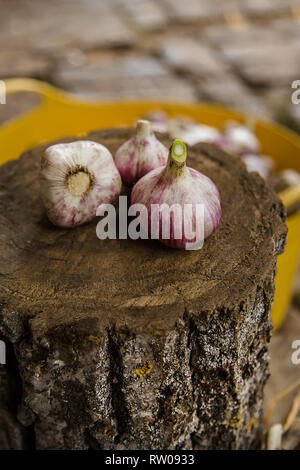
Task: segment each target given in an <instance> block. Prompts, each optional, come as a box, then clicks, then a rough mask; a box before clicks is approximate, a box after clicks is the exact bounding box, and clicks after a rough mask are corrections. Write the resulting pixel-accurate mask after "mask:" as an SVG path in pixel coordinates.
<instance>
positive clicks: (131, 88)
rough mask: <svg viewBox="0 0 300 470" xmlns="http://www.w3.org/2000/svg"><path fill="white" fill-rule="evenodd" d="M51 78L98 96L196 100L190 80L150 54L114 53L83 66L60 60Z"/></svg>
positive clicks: (62, 84)
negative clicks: (117, 54) (60, 62)
mask: <svg viewBox="0 0 300 470" xmlns="http://www.w3.org/2000/svg"><path fill="white" fill-rule="evenodd" d="M52 78H53V81H54V82H55V83H56V84H57V85H59V86H61V87H63V88H66V89H68V90H70V91H72V92H75V93H79V94H81V95H85V96H90V97H93V98H94V97H96V98H98V99H129V98H130V99H142V98H147V99H150V98H152V99H165V100H167V99H176V100H177V99H178V100H180V101H185V100H186V101H193V100H195V99H196V97H197V94H196V91H195V90H194V88H193V87H192V86H191V85H190V84H189V83H187V82H186V81H184V80H183V79H182V78H179V77H176V76H173V75H172V74H171V73H170V72H169V71H168V69H167V68H166V67H165V66H164V65H162V64H161V63H160V62H159V61H158V60H157V59H154V58H152V57H147V56H139V55H131V56H113V57H107V58H106V59H103V60H102V61H101V62H96V63H95V62H94V63H88V64H86V65H83V66H81V67H71V66H69V65H68V64H60V65H59V66H58V67H57V68H56V70H55V71H54V73H53V76H52Z"/></svg>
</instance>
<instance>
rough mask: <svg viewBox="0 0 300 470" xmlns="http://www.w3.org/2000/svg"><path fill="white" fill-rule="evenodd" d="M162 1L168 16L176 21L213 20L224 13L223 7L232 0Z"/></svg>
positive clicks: (231, 2)
mask: <svg viewBox="0 0 300 470" xmlns="http://www.w3.org/2000/svg"><path fill="white" fill-rule="evenodd" d="M163 2H164V4H165V5H166V8H167V10H168V12H169V15H170V17H171V18H172V19H174V20H176V21H195V20H209V21H213V20H216V19H217V18H218V17H220V16H222V15H223V14H224V11H225V10H224V8H225V9H226V10H227V9H228V8H229V7H230V5H232V4H233V1H232V0H228V1H226V2H220V1H219V0H214V1H209V2H208V1H207V0H188V1H186V2H180V1H178V0H163ZM222 3H223V5H222Z"/></svg>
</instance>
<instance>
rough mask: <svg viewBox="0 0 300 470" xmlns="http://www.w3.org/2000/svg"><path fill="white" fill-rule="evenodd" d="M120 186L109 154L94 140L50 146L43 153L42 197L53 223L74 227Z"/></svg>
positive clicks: (109, 197)
mask: <svg viewBox="0 0 300 470" xmlns="http://www.w3.org/2000/svg"><path fill="white" fill-rule="evenodd" d="M121 187H122V181H121V177H120V174H119V172H118V170H117V168H116V166H115V164H114V161H113V158H112V155H111V153H110V152H109V150H108V149H107V148H106V147H104V146H103V145H101V144H99V143H97V142H93V141H89V140H82V141H76V142H71V143H67V144H56V145H51V146H50V147H48V148H47V149H46V150H45V152H44V154H43V157H42V162H41V174H40V188H41V196H42V200H43V203H44V206H45V209H46V213H47V216H48V218H49V220H50V221H51V222H52V223H53V224H54V225H57V226H59V227H75V226H76V225H81V224H83V223H85V222H89V221H90V220H92V219H93V218H94V217H95V216H96V211H97V208H98V206H99V205H100V204H102V203H111V202H113V201H114V199H116V197H117V196H118V195H119V194H120V191H121Z"/></svg>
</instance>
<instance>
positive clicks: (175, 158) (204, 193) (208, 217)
mask: <svg viewBox="0 0 300 470" xmlns="http://www.w3.org/2000/svg"><path fill="white" fill-rule="evenodd" d="M186 156H187V153H186V146H185V144H184V143H183V142H182V141H181V140H179V139H176V140H174V142H173V144H172V146H171V148H170V152H169V157H168V162H167V165H166V166H165V167H163V168H156V169H155V170H153V171H151V172H150V173H148V174H147V175H146V176H144V177H143V178H141V179H140V180H139V181H138V182H137V183H136V185H135V186H134V187H133V190H132V193H131V203H132V204H143V205H144V206H146V208H147V213H148V224H147V230H148V232H149V233H150V234H151V237H152V238H158V239H159V240H160V241H161V242H162V243H164V244H166V245H168V246H171V247H174V248H185V249H189V248H187V244H191V243H194V242H195V241H197V240H196V239H195V237H196V234H197V233H198V232H199V229H200V230H202V234H203V240H202V242H203V241H204V239H205V238H207V237H208V236H209V235H211V234H212V233H213V232H214V231H215V230H216V229H217V227H218V225H219V223H220V219H221V202H220V195H219V191H218V189H217V187H216V186H215V184H214V183H213V182H212V181H211V179H209V178H208V177H207V176H205V175H203V174H202V173H199V172H198V171H196V170H194V169H193V168H189V167H187V166H186ZM158 205H159V206H160V208H162V207H163V206H162V205H165V206H164V207H166V206H167V207H169V208H170V209H171V208H172V206H173V207H174V208H175V207H177V208H178V207H179V208H181V211H174V212H172V211H171V210H170V211H169V213H167V212H168V211H167V212H165V214H166V215H164V214H163V211H158V210H157V206H158ZM174 205H176V206H174ZM197 206H199V207H200V206H201V207H203V208H204V216H203V218H202V220H201V221H200V222H199V218H197V210H198V208H197ZM186 208H189V209H190V212H188V213H187V218H186V220H185V219H184V217H183V213H185V209H186ZM183 221H184V223H183ZM185 221H187V224H185ZM199 223H201V224H202V226H201V227H199V226H197V224H198V225H199ZM163 224H165V225H166V226H168V225H169V228H170V230H169V234H166V233H164V228H165V227H164V226H163ZM186 225H188V226H189V228H190V231H189V234H187V232H186ZM155 227H156V228H155ZM142 228H144V230H145V227H142ZM154 231H156V235H157V236H156V237H153V233H154ZM190 234H192V237H191V236H190ZM193 237H194V238H193ZM201 246H202V245H201ZM201 246H198V247H196V248H190V249H199V247H200V248H201Z"/></svg>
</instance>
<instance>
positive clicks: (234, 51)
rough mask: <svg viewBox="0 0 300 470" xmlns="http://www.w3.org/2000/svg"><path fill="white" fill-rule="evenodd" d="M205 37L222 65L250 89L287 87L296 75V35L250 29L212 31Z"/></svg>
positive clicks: (299, 43)
mask: <svg viewBox="0 0 300 470" xmlns="http://www.w3.org/2000/svg"><path fill="white" fill-rule="evenodd" d="M205 37H206V39H207V40H208V41H210V42H211V43H212V44H213V45H214V46H215V47H216V48H218V49H219V50H220V51H221V53H222V54H223V55H224V57H223V60H224V62H227V63H230V64H232V65H233V67H234V69H235V70H236V71H238V73H239V75H241V76H242V77H243V78H244V79H245V80H246V81H247V82H248V83H249V84H251V85H253V86H269V87H270V86H271V87H273V86H276V87H277V86H280V85H283V84H289V83H290V81H291V80H292V79H293V77H295V76H297V74H298V72H299V66H298V58H299V54H300V35H299V36H298V37H296V36H294V35H292V34H290V35H287V34H284V33H280V32H278V31H277V32H276V31H274V30H273V29H272V27H271V26H270V28H265V27H263V26H254V27H251V26H250V27H247V28H245V29H244V30H241V31H230V30H228V29H226V28H224V27H220V28H218V27H212V28H210V30H209V31H207V32H206V34H205ZM258 45H259V46H258Z"/></svg>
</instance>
